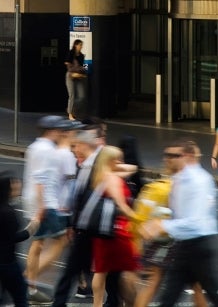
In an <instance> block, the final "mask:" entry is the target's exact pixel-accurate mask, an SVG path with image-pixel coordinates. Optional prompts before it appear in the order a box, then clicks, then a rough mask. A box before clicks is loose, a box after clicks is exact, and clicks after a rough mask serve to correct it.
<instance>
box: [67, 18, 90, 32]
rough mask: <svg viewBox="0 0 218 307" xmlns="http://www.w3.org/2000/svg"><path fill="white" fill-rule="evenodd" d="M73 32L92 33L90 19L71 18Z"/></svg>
mask: <svg viewBox="0 0 218 307" xmlns="http://www.w3.org/2000/svg"><path fill="white" fill-rule="evenodd" d="M70 28H71V31H78V32H81V31H82V32H83V31H84V32H88V31H90V17H82V16H77V17H73V18H71V27H70Z"/></svg>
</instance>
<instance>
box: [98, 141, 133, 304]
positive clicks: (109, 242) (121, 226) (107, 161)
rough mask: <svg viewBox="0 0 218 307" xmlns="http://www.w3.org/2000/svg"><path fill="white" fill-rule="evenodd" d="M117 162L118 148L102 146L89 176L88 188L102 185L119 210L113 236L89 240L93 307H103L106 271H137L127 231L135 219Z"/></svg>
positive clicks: (120, 152) (119, 161)
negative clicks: (90, 246) (92, 275)
mask: <svg viewBox="0 0 218 307" xmlns="http://www.w3.org/2000/svg"><path fill="white" fill-rule="evenodd" d="M121 159H122V151H121V150H120V149H119V148H117V147H114V146H105V147H104V148H103V149H102V150H101V152H100V154H99V156H98V158H97V160H96V163H95V166H94V171H93V176H92V187H93V188H94V189H95V188H96V187H97V186H98V185H99V184H100V183H102V182H104V186H105V190H104V195H106V196H107V197H110V198H112V199H113V200H114V201H115V203H116V205H117V206H118V208H119V210H120V213H119V215H118V216H117V217H116V221H115V224H114V229H115V236H114V237H113V238H111V239H104V238H94V239H93V271H94V277H93V281H92V288H93V293H94V307H102V305H103V299H104V293H105V280H106V276H107V274H108V273H109V272H120V271H131V272H134V271H136V270H137V268H138V263H137V253H136V250H135V249H134V245H133V243H132V236H131V233H130V232H129V223H130V222H129V221H130V219H131V218H134V217H135V213H134V211H133V210H132V209H131V208H130V206H129V204H128V200H129V199H130V198H131V193H130V190H129V189H128V187H127V185H126V183H125V181H124V180H123V179H122V178H121V177H120V175H121V174H120V173H116V170H117V169H118V163H121Z"/></svg>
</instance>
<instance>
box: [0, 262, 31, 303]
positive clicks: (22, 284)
mask: <svg viewBox="0 0 218 307" xmlns="http://www.w3.org/2000/svg"><path fill="white" fill-rule="evenodd" d="M0 283H1V286H2V290H3V291H4V290H7V291H8V293H9V294H10V295H11V297H12V299H13V302H14V305H15V306H16V307H27V306H28V303H27V284H26V281H25V279H24V277H23V273H22V270H21V268H20V266H19V264H18V263H17V262H13V263H9V264H0Z"/></svg>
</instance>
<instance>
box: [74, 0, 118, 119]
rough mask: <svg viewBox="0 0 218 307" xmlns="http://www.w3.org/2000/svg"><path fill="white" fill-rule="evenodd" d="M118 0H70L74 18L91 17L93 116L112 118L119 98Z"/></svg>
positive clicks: (91, 110)
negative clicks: (117, 80)
mask: <svg viewBox="0 0 218 307" xmlns="http://www.w3.org/2000/svg"><path fill="white" fill-rule="evenodd" d="M118 3H119V1H117V0H103V1H102V0H70V15H71V16H74V17H75V16H88V17H90V24H91V25H90V26H91V31H92V64H93V65H92V67H93V69H92V73H91V75H90V77H89V92H88V96H89V101H88V105H89V114H92V115H95V116H100V117H102V118H109V117H112V116H113V115H114V113H115V110H116V103H117V101H116V99H117V88H116V87H117V82H116V79H117V78H122V76H117V53H118V48H117V43H118V42H117V13H118Z"/></svg>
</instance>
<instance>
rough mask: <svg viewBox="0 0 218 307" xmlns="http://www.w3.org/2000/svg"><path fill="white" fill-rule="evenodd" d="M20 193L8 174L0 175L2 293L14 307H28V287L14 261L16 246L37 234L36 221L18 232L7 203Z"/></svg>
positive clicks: (12, 210)
mask: <svg viewBox="0 0 218 307" xmlns="http://www.w3.org/2000/svg"><path fill="white" fill-rule="evenodd" d="M19 189H20V183H19V182H18V181H17V179H16V178H14V175H13V174H12V173H11V172H1V173H0V246H1V252H0V284H1V286H2V290H3V291H4V290H7V291H8V292H9V294H10V295H11V297H12V299H13V302H14V304H15V306H16V307H27V306H28V301H27V283H26V281H25V278H24V276H23V272H22V269H21V267H20V265H19V263H18V261H17V259H16V255H15V243H16V242H20V241H23V240H26V239H28V238H29V237H30V235H32V234H33V233H34V232H35V231H36V230H37V228H38V226H39V220H37V219H35V220H33V221H32V222H31V223H30V224H29V225H28V227H27V228H26V229H24V230H22V231H18V229H19V223H18V220H17V217H16V213H15V210H14V208H13V207H12V206H10V200H11V198H12V197H16V196H18V195H17V193H18V191H19ZM0 305H1V302H0Z"/></svg>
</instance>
